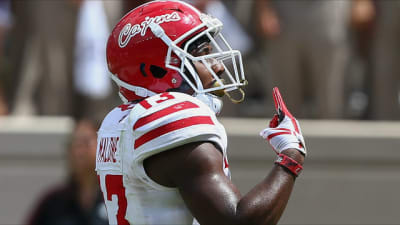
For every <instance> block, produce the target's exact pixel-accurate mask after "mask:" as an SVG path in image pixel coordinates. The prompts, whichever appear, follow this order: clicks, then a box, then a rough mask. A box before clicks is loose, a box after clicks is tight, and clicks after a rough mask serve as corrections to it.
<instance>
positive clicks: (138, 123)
mask: <svg viewBox="0 0 400 225" xmlns="http://www.w3.org/2000/svg"><path fill="white" fill-rule="evenodd" d="M192 108H199V106H198V105H196V104H194V103H193V102H188V101H186V102H180V103H177V104H175V105H171V106H169V107H167V108H165V109H162V110H160V111H157V112H154V113H152V114H150V115H148V116H145V117H143V118H140V119H139V120H138V121H136V123H135V125H134V126H133V129H134V130H135V129H137V128H139V127H141V126H144V125H146V124H148V123H150V122H152V121H154V120H156V119H159V118H161V117H164V116H166V115H169V114H171V113H174V112H178V111H181V110H185V109H192Z"/></svg>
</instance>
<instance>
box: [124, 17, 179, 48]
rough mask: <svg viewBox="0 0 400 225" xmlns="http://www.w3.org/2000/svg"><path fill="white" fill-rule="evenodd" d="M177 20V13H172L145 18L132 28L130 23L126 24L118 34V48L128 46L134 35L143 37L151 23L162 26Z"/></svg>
mask: <svg viewBox="0 0 400 225" xmlns="http://www.w3.org/2000/svg"><path fill="white" fill-rule="evenodd" d="M179 20H181V17H180V16H179V14H178V13H177V12H173V13H171V14H168V13H167V14H164V15H160V16H155V17H148V16H147V17H146V18H145V20H144V21H143V22H141V23H140V24H135V25H133V26H132V25H131V24H130V23H127V24H126V25H125V26H124V27H123V28H122V30H121V32H120V33H119V37H118V45H119V47H120V48H124V47H125V46H126V45H128V43H129V41H130V40H131V38H133V37H134V36H135V35H137V34H139V33H140V35H141V36H144V35H145V34H146V31H147V29H148V28H149V24H150V23H152V22H154V23H156V24H162V23H166V22H171V21H179Z"/></svg>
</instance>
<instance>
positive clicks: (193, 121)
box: [135, 116, 214, 149]
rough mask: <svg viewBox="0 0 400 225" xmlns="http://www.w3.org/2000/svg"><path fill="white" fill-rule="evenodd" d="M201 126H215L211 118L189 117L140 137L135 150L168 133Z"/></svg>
mask: <svg viewBox="0 0 400 225" xmlns="http://www.w3.org/2000/svg"><path fill="white" fill-rule="evenodd" d="M201 124H209V125H214V123H213V121H212V119H211V117H209V116H193V117H188V118H185V119H181V120H177V121H174V122H171V123H167V124H165V125H163V126H161V127H158V128H156V129H154V130H151V131H149V132H147V133H145V134H143V135H142V136H140V137H139V138H138V139H136V141H135V149H137V148H138V147H140V146H141V145H143V144H145V143H147V142H149V141H151V140H153V139H155V138H157V137H159V136H161V135H164V134H166V133H169V132H172V131H175V130H179V129H182V128H185V127H190V126H194V125H201Z"/></svg>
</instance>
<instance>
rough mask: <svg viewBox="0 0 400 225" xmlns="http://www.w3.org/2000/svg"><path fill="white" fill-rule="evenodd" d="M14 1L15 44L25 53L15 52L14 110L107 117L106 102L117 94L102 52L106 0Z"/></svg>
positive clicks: (79, 116) (17, 112)
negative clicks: (114, 92) (104, 2)
mask: <svg viewBox="0 0 400 225" xmlns="http://www.w3.org/2000/svg"><path fill="white" fill-rule="evenodd" d="M114 2H115V4H117V3H118V1H112V3H113V4H114ZM107 4H108V5H111V3H109V2H107ZM13 6H14V9H15V15H16V18H17V19H16V23H15V27H16V29H15V33H14V36H15V37H16V38H15V39H13V40H14V41H13V43H12V47H13V51H17V52H21V53H22V54H21V53H20V54H14V57H13V60H14V62H15V63H16V65H17V66H16V67H15V68H14V71H13V73H12V74H13V76H14V74H17V76H16V79H14V82H15V83H16V84H14V85H13V86H14V87H16V88H15V91H14V93H13V104H12V113H13V114H16V115H19V114H28V115H30V114H38V115H70V116H74V117H76V118H81V117H89V116H90V117H96V118H99V119H100V118H102V117H104V113H105V112H106V111H105V110H106V109H104V108H107V107H104V105H106V106H107V105H111V104H112V102H113V101H114V100H116V98H113V97H112V95H111V86H110V85H111V83H110V81H109V78H108V77H107V66H106V64H105V59H104V57H101V56H104V46H105V43H104V42H105V40H104V36H105V35H104V33H106V34H107V33H108V32H109V30H108V27H107V24H108V23H107V22H108V21H109V20H108V19H107V17H109V16H108V15H107V17H106V12H105V10H104V7H103V1H86V0H85V1H82V0H62V1H15V2H13ZM98 21H100V25H99V24H98ZM88 27H89V28H92V29H93V28H96V32H93V30H92V29H90V30H89V29H87V28H88ZM97 30H98V31H99V32H97ZM99 42H103V45H99V44H98V43H99ZM21 46H22V47H21ZM18 61H21V62H18ZM19 68H21V69H19ZM9 76H11V75H9ZM97 86H101V88H102V92H99V91H98V88H96V87H97ZM105 87H108V88H105ZM100 105H101V106H103V107H99V106H100ZM99 108H102V109H104V111H101V110H100V111H99Z"/></svg>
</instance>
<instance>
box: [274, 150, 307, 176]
mask: <svg viewBox="0 0 400 225" xmlns="http://www.w3.org/2000/svg"><path fill="white" fill-rule="evenodd" d="M275 164H278V165H280V166H282V167H284V168H286V169H288V170H289V171H290V172H291V173H292V174H293V175H294V176H296V177H297V176H298V175H299V174H300V172H301V171H302V170H303V167H302V166H301V165H300V164H299V163H298V162H296V161H295V160H294V159H292V158H290V157H289V156H287V155H285V154H282V153H281V154H279V155H278V157H277V159H276V160H275Z"/></svg>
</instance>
